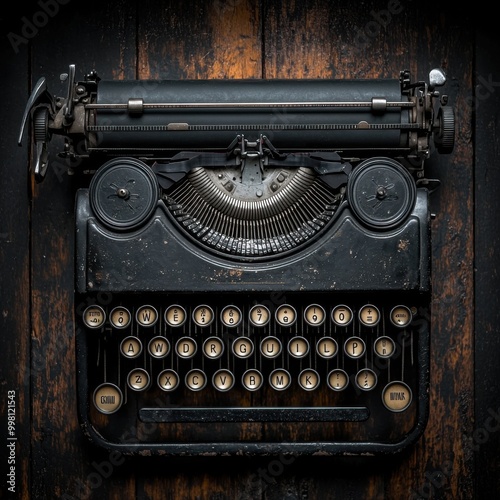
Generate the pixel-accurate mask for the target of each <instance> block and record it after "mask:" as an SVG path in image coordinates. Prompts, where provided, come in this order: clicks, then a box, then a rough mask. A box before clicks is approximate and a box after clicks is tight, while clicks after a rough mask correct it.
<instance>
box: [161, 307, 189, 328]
mask: <svg viewBox="0 0 500 500" xmlns="http://www.w3.org/2000/svg"><path fill="white" fill-rule="evenodd" d="M164 316H165V323H167V325H168V326H172V327H176V326H182V325H183V324H184V321H186V311H185V310H184V308H183V307H181V306H178V305H173V306H169V307H167V309H166V310H165V315H164Z"/></svg>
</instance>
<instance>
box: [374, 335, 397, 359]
mask: <svg viewBox="0 0 500 500" xmlns="http://www.w3.org/2000/svg"><path fill="white" fill-rule="evenodd" d="M373 349H374V350H375V354H376V355H377V356H378V357H380V358H390V357H391V356H392V355H393V354H394V351H395V350H396V345H395V344H394V340H392V339H391V338H390V337H379V338H378V339H377V340H376V341H375V343H374V344H373Z"/></svg>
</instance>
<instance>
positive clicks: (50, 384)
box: [32, 1, 136, 498]
mask: <svg viewBox="0 0 500 500" xmlns="http://www.w3.org/2000/svg"><path fill="white" fill-rule="evenodd" d="M81 7H82V6H81V5H77V4H73V3H68V4H66V5H61V6H60V10H59V12H58V14H57V15H55V16H53V17H52V18H51V19H50V21H49V22H48V23H47V25H46V26H45V27H44V28H43V29H40V32H39V33H38V35H37V37H36V39H34V40H33V46H32V68H33V69H32V72H33V81H36V79H38V78H39V77H40V76H45V77H46V79H47V84H48V87H49V90H50V92H52V93H53V94H56V95H62V96H65V95H67V89H66V86H65V85H64V84H62V83H60V82H59V78H58V76H59V74H61V73H63V72H68V67H69V65H70V64H75V65H76V73H77V74H76V78H77V79H80V78H82V77H83V76H84V74H85V73H87V72H89V71H91V70H93V69H95V70H97V71H98V73H99V74H100V75H101V77H105V78H123V77H127V78H133V77H134V76H135V74H136V71H135V62H136V59H135V20H134V14H135V4H134V3H131V2H130V3H124V4H120V5H119V6H118V5H117V4H113V3H111V4H106V3H102V2H100V3H99V2H94V1H91V2H90V3H88V4H86V5H85V8H84V9H83V10H81ZM61 147H62V140H60V139H59V138H54V139H53V141H52V142H51V145H50V154H51V161H52V164H51V166H49V171H48V173H47V177H46V179H45V181H44V182H43V183H42V184H39V185H36V186H35V187H34V195H33V211H32V242H33V249H34V250H33V254H32V322H33V338H32V343H33V354H32V355H33V358H34V359H35V357H38V358H39V359H41V360H42V361H43V368H42V369H41V370H39V371H38V372H37V373H34V374H33V376H32V386H33V398H32V412H33V413H32V447H33V448H32V449H33V459H32V470H33V484H32V494H33V496H34V497H38V498H55V497H60V496H62V497H64V498H86V497H88V496H89V495H90V494H91V493H94V492H96V494H97V493H98V495H99V496H106V495H107V491H109V490H113V488H115V487H117V486H116V483H115V481H119V484H120V488H121V489H122V492H123V494H124V495H125V496H134V484H133V482H129V483H126V482H123V481H122V479H123V478H120V476H119V474H116V473H115V472H116V471H118V470H119V469H120V467H119V466H117V465H116V463H119V465H120V466H121V465H122V464H123V462H124V459H123V457H121V458H122V460H119V459H116V460H114V461H113V457H112V456H110V454H109V453H108V452H106V451H105V450H96V449H94V448H93V447H92V446H90V444H89V443H88V441H87V439H86V437H85V436H84V434H83V433H82V432H81V429H80V426H79V423H78V420H77V404H76V401H77V399H76V368H75V364H76V357H75V345H74V340H75V332H74V320H73V307H74V300H73V290H74V257H73V255H74V242H73V237H74V199H75V189H76V188H77V185H76V182H75V181H74V178H73V177H71V176H68V174H67V166H68V165H67V163H66V162H65V160H63V159H61V158H58V157H57V153H58V152H59V151H61ZM110 464H111V471H112V472H114V474H111V472H110V469H109V467H110ZM113 464H114V465H113ZM121 468H122V469H123V467H121ZM127 488H128V489H127Z"/></svg>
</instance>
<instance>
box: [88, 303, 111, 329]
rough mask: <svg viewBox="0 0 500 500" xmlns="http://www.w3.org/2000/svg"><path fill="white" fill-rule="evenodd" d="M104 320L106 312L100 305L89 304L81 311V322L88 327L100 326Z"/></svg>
mask: <svg viewBox="0 0 500 500" xmlns="http://www.w3.org/2000/svg"><path fill="white" fill-rule="evenodd" d="M105 321H106V313H105V312H104V309H103V308H102V307H100V306H89V307H87V309H85V311H84V312H83V322H84V323H85V325H86V326H88V327H89V328H100V327H101V326H103V324H104V322H105Z"/></svg>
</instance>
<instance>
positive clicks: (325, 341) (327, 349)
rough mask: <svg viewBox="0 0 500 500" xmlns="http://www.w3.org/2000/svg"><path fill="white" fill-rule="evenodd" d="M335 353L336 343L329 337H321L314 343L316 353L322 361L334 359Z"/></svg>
mask: <svg viewBox="0 0 500 500" xmlns="http://www.w3.org/2000/svg"><path fill="white" fill-rule="evenodd" d="M337 351H338V346H337V342H336V341H335V340H334V339H332V338H331V337H322V338H320V339H319V340H318V342H316V352H317V353H318V355H319V356H321V357H322V358H324V359H330V358H333V357H335V355H336V354H337Z"/></svg>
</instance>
